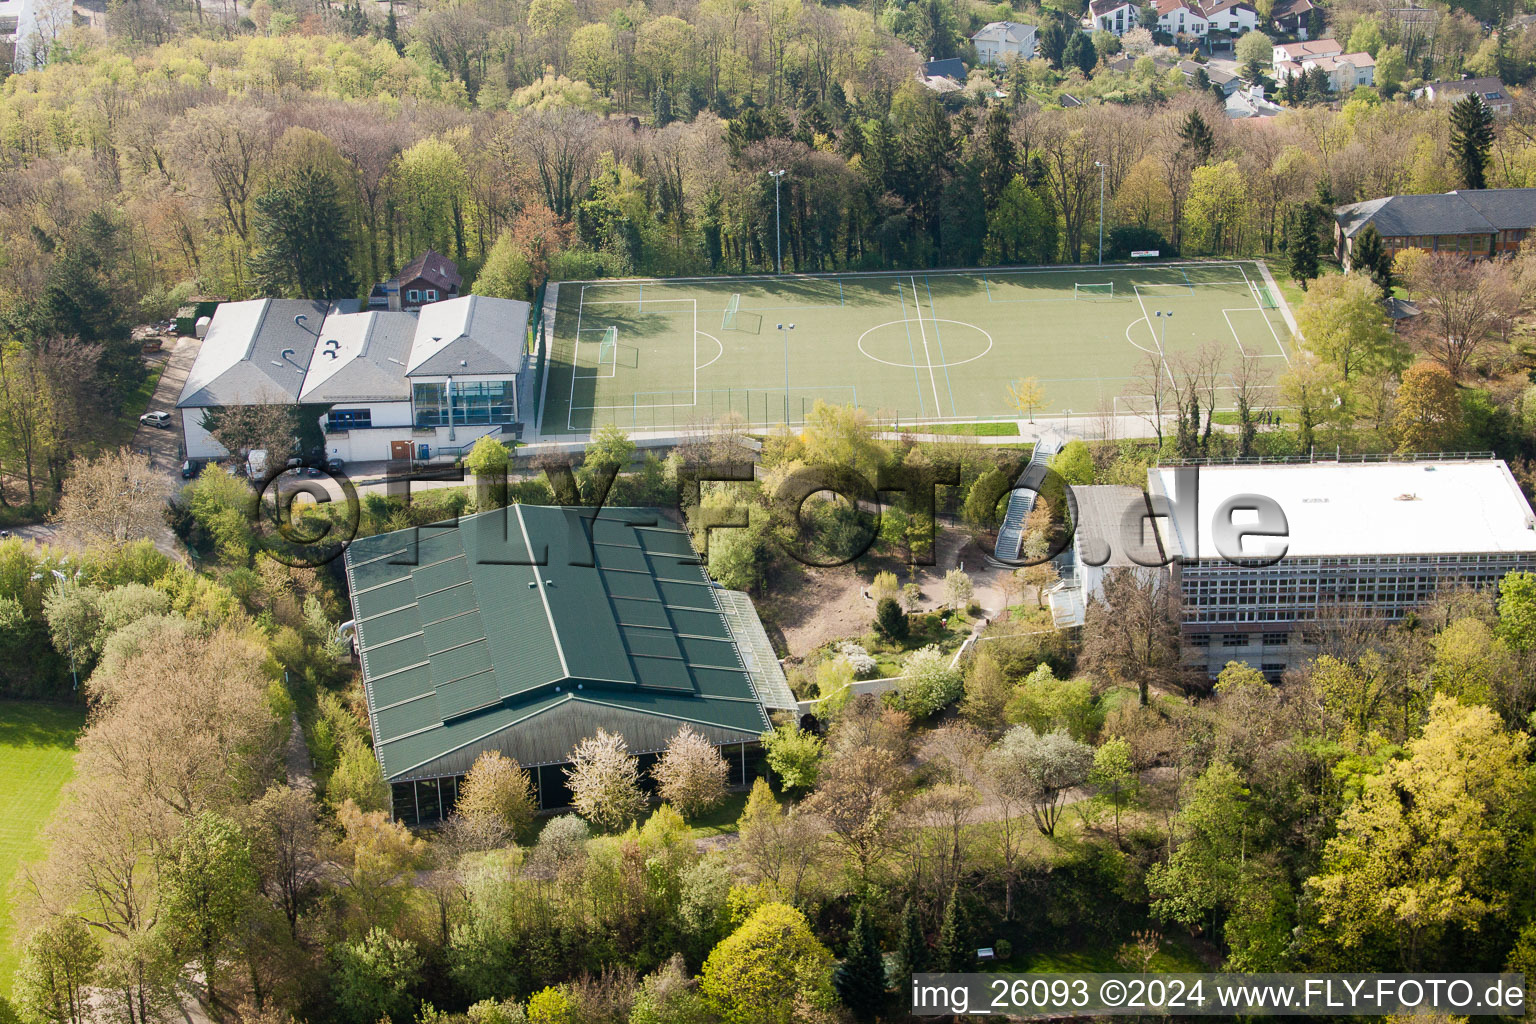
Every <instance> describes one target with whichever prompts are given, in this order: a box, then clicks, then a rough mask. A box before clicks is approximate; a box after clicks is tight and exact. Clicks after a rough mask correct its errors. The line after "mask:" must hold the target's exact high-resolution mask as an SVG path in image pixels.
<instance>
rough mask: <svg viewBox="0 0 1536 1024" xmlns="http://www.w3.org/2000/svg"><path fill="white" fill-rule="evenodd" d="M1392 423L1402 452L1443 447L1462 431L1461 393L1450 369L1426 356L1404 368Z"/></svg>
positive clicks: (1438, 449) (1423, 450)
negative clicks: (1424, 358) (1429, 359)
mask: <svg viewBox="0 0 1536 1024" xmlns="http://www.w3.org/2000/svg"><path fill="white" fill-rule="evenodd" d="M1392 426H1393V429H1394V431H1395V432H1396V434H1397V450H1398V451H1400V452H1429V451H1443V450H1444V449H1445V448H1446V446H1448V445H1450V444H1452V443H1453V442H1454V441H1455V439H1456V436H1457V435H1458V434H1459V433H1460V432H1461V393H1460V389H1458V388H1457V387H1456V382H1455V381H1454V380H1452V379H1451V374H1450V371H1448V370H1446V368H1445V367H1443V366H1441V365H1440V364H1439V363H1432V362H1429V361H1427V360H1422V361H1420V362H1417V363H1414V364H1413V365H1412V366H1410V367H1408V369H1406V370H1404V371H1403V379H1402V383H1400V384H1399V385H1398V388H1397V412H1396V415H1395V416H1394V417H1393V421H1392Z"/></svg>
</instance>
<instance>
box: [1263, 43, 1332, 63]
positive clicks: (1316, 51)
mask: <svg viewBox="0 0 1536 1024" xmlns="http://www.w3.org/2000/svg"><path fill="white" fill-rule="evenodd" d="M1343 53H1344V47H1342V46H1340V45H1339V41H1338V40H1337V39H1313V40H1311V41H1310V42H1309V41H1307V40H1302V41H1301V42H1299V43H1277V44H1275V48H1274V51H1273V53H1272V54H1271V56H1270V63H1271V64H1273V65H1274V66H1275V67H1279V66H1280V65H1281V64H1294V63H1299V62H1301V61H1303V60H1313V59H1316V58H1318V57H1338V56H1340V55H1342V54H1343Z"/></svg>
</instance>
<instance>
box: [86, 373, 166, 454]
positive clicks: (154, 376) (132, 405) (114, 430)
mask: <svg viewBox="0 0 1536 1024" xmlns="http://www.w3.org/2000/svg"><path fill="white" fill-rule="evenodd" d="M167 365H168V364H167V361H166V360H159V361H157V362H155V363H153V364H152V365H151V366H150V367H149V372H148V373H147V374H146V375H145V376H144V383H142V384H140V385H139V386H138V387H136V388H134V389H133V391H131V392H129V393H128V394H127V395H125V396H124V397H123V412H122V415H120V416H118V418H117V421H116V422H115V423H113V424H112V426H111V427H110V428H109V429H108V430H105V431H103V433H102V439H101V447H102V450H103V451H105V450H108V449H113V448H121V447H122V446H123V445H125V444H127V443H128V442H130V441H132V440H133V432H134V431H135V430H138V429H139V416H140V415H142V414H143V412H144V410H146V409H148V408H149V400H150V399H151V398H153V397H154V394H155V387H156V385H158V384H159V383H160V375H161V374H163V373H165V368H166V366H167Z"/></svg>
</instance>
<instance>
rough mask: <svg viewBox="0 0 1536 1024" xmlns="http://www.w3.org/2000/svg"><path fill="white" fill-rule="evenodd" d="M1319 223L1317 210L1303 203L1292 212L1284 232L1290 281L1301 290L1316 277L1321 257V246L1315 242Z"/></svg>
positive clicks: (1309, 204)
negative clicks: (1286, 241)
mask: <svg viewBox="0 0 1536 1024" xmlns="http://www.w3.org/2000/svg"><path fill="white" fill-rule="evenodd" d="M1319 222H1320V219H1319V217H1318V215H1317V208H1316V207H1315V206H1313V205H1312V204H1311V203H1303V204H1301V206H1300V207H1298V208H1297V209H1296V210H1295V211H1294V212H1293V214H1292V216H1291V223H1290V225H1289V226H1288V230H1287V231H1286V235H1287V238H1288V240H1289V243H1290V244H1289V246H1288V248H1287V250H1286V256H1287V261H1288V264H1289V267H1288V269H1289V270H1290V273H1291V280H1293V281H1295V282H1296V283H1297V284H1299V285H1301V287H1302V289H1303V290H1305V289H1306V288H1307V284H1308V282H1310V281H1312V280H1314V279H1315V278H1316V277H1317V262H1318V258H1319V256H1320V255H1321V246H1320V245H1319V243H1318V240H1317V231H1318V224H1319Z"/></svg>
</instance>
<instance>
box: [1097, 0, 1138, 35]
mask: <svg viewBox="0 0 1536 1024" xmlns="http://www.w3.org/2000/svg"><path fill="white" fill-rule="evenodd" d="M1140 26H1141V8H1140V7H1139V6H1137V5H1136V4H1133V3H1127V2H1126V0H1088V14H1087V16H1086V17H1084V18H1083V28H1085V29H1087V30H1088V31H1090V32H1093V31H1097V30H1099V29H1103V30H1104V31H1105V32H1113V33H1114V34H1115V35H1117V36H1123V35H1125V34H1126V33H1127V32H1129V31H1130V30H1131V29H1133V28H1139V27H1140Z"/></svg>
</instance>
